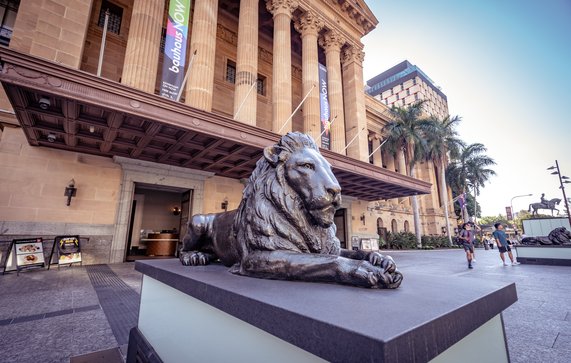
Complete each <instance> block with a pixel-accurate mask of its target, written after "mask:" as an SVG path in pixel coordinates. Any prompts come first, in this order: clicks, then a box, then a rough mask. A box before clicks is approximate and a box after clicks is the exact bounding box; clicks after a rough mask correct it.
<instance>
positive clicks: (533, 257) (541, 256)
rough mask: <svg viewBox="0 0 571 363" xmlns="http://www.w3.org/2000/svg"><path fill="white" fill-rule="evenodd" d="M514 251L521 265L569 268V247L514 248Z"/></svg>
mask: <svg viewBox="0 0 571 363" xmlns="http://www.w3.org/2000/svg"><path fill="white" fill-rule="evenodd" d="M515 249H516V253H517V260H518V262H521V263H526V264H533V265H555V266H571V246H549V245H548V246H545V245H543V246H541V245H538V246H516V247H515Z"/></svg>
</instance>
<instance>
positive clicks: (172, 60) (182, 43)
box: [161, 0, 190, 100]
mask: <svg viewBox="0 0 571 363" xmlns="http://www.w3.org/2000/svg"><path fill="white" fill-rule="evenodd" d="M189 14H190V0H171V2H170V7H169V18H168V22H167V34H166V38H165V52H164V53H165V57H164V61H163V75H162V81H161V96H163V97H167V98H170V99H173V100H176V99H177V96H178V93H179V92H180V88H181V86H182V81H183V79H184V65H185V63H186V42H187V38H188V37H187V35H188V22H189V19H188V18H189Z"/></svg>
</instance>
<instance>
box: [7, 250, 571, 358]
mask: <svg viewBox="0 0 571 363" xmlns="http://www.w3.org/2000/svg"><path fill="white" fill-rule="evenodd" d="M388 254H390V255H392V256H393V257H394V258H395V261H396V262H397V265H398V266H399V269H400V270H401V271H402V272H403V274H404V276H405V280H404V282H403V284H406V276H407V271H417V272H422V273H425V274H427V275H431V276H434V278H438V279H442V278H447V277H448V276H457V277H459V278H463V279H466V284H467V286H469V284H470V280H471V279H488V280H494V281H502V282H506V283H509V282H516V286H517V291H518V296H519V301H518V302H516V303H515V304H514V305H512V306H511V307H510V308H508V309H507V310H506V312H505V313H504V322H505V326H506V335H507V337H508V345H509V350H510V356H511V360H512V362H514V363H520V362H521V363H523V362H554V363H567V362H571V344H570V343H571V307H570V304H569V300H570V299H571V284H570V283H569V276H571V267H564V266H533V265H519V266H506V267H504V266H502V265H501V263H500V259H499V256H498V252H497V250H488V251H485V250H477V251H476V258H477V262H476V263H475V268H474V269H473V270H468V269H467V265H466V262H465V257H464V253H463V251H461V250H458V249H456V250H438V251H390V252H388ZM133 267H134V264H132V263H124V264H114V265H98V266H87V267H71V268H61V269H60V270H59V271H58V269H57V268H55V269H52V270H50V271H47V270H43V271H38V270H30V271H24V272H21V273H20V276H16V274H15V273H10V274H7V275H5V276H0V361H1V362H3V363H4V362H5V363H12V362H14V363H16V362H18V363H28V362H69V360H70V357H73V356H78V355H82V354H87V353H90V352H95V351H101V350H105V349H110V348H117V347H118V348H120V350H121V353H122V354H123V356H125V354H126V341H127V336H126V334H128V330H129V328H130V327H131V326H132V325H134V324H135V323H136V317H137V310H138V299H139V293H140V285H141V275H140V274H139V273H138V272H136V271H134V269H133ZM439 293H441V294H446V292H445V291H442V292H439ZM420 308H422V307H420ZM482 349H485V347H482Z"/></svg>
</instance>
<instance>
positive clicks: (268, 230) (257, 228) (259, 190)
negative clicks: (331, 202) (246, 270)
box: [233, 132, 340, 254]
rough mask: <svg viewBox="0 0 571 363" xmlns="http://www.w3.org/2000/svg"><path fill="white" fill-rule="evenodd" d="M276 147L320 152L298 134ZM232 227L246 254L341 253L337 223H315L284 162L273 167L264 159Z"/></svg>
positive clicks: (258, 166) (259, 162)
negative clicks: (262, 251)
mask: <svg viewBox="0 0 571 363" xmlns="http://www.w3.org/2000/svg"><path fill="white" fill-rule="evenodd" d="M276 146H277V147H279V148H281V149H283V150H285V151H287V152H289V153H293V152H295V151H298V150H300V149H303V148H310V149H314V150H317V151H319V149H318V147H317V145H316V144H315V142H314V141H313V139H312V138H311V137H309V136H307V135H305V134H302V133H299V132H291V133H288V134H287V135H285V136H283V137H282V138H281V140H280V141H279V142H278V144H277V145H276ZM233 227H234V228H233V229H234V233H235V236H236V239H237V241H238V243H240V244H242V247H243V248H244V249H245V251H255V250H269V251H273V250H290V251H296V252H304V253H325V254H339V250H340V247H339V240H338V239H337V238H336V237H335V231H336V227H335V224H332V225H331V226H330V227H328V228H324V227H320V226H318V225H317V224H316V223H314V222H313V221H312V220H311V217H310V215H309V213H308V212H307V209H306V207H305V205H304V203H303V201H302V200H301V197H300V196H299V195H298V194H297V193H296V192H295V191H294V190H293V189H292V187H291V186H290V185H289V184H288V181H287V180H286V178H285V171H284V163H283V162H282V161H280V162H278V163H277V165H276V166H275V167H274V166H272V165H271V164H270V163H269V162H268V161H267V160H266V158H264V157H261V158H260V160H258V162H257V163H256V168H255V169H254V171H253V172H252V175H251V176H250V178H249V180H248V183H247V185H246V187H245V188H244V192H243V196H242V201H241V203H240V206H239V207H238V210H237V213H236V216H235V217H234V226H233ZM243 251H244V250H243Z"/></svg>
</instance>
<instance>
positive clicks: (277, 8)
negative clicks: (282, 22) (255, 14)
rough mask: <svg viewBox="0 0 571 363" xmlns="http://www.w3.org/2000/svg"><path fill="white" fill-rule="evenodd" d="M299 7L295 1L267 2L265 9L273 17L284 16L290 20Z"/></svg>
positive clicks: (276, 0) (270, 0)
mask: <svg viewBox="0 0 571 363" xmlns="http://www.w3.org/2000/svg"><path fill="white" fill-rule="evenodd" d="M298 7H299V2H298V1H297V0H267V1H266V9H268V11H269V12H270V13H271V14H272V15H273V16H274V17H275V16H276V15H278V14H285V15H287V16H289V17H290V18H291V16H292V14H293V12H294V10H295V9H297V8H298Z"/></svg>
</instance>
